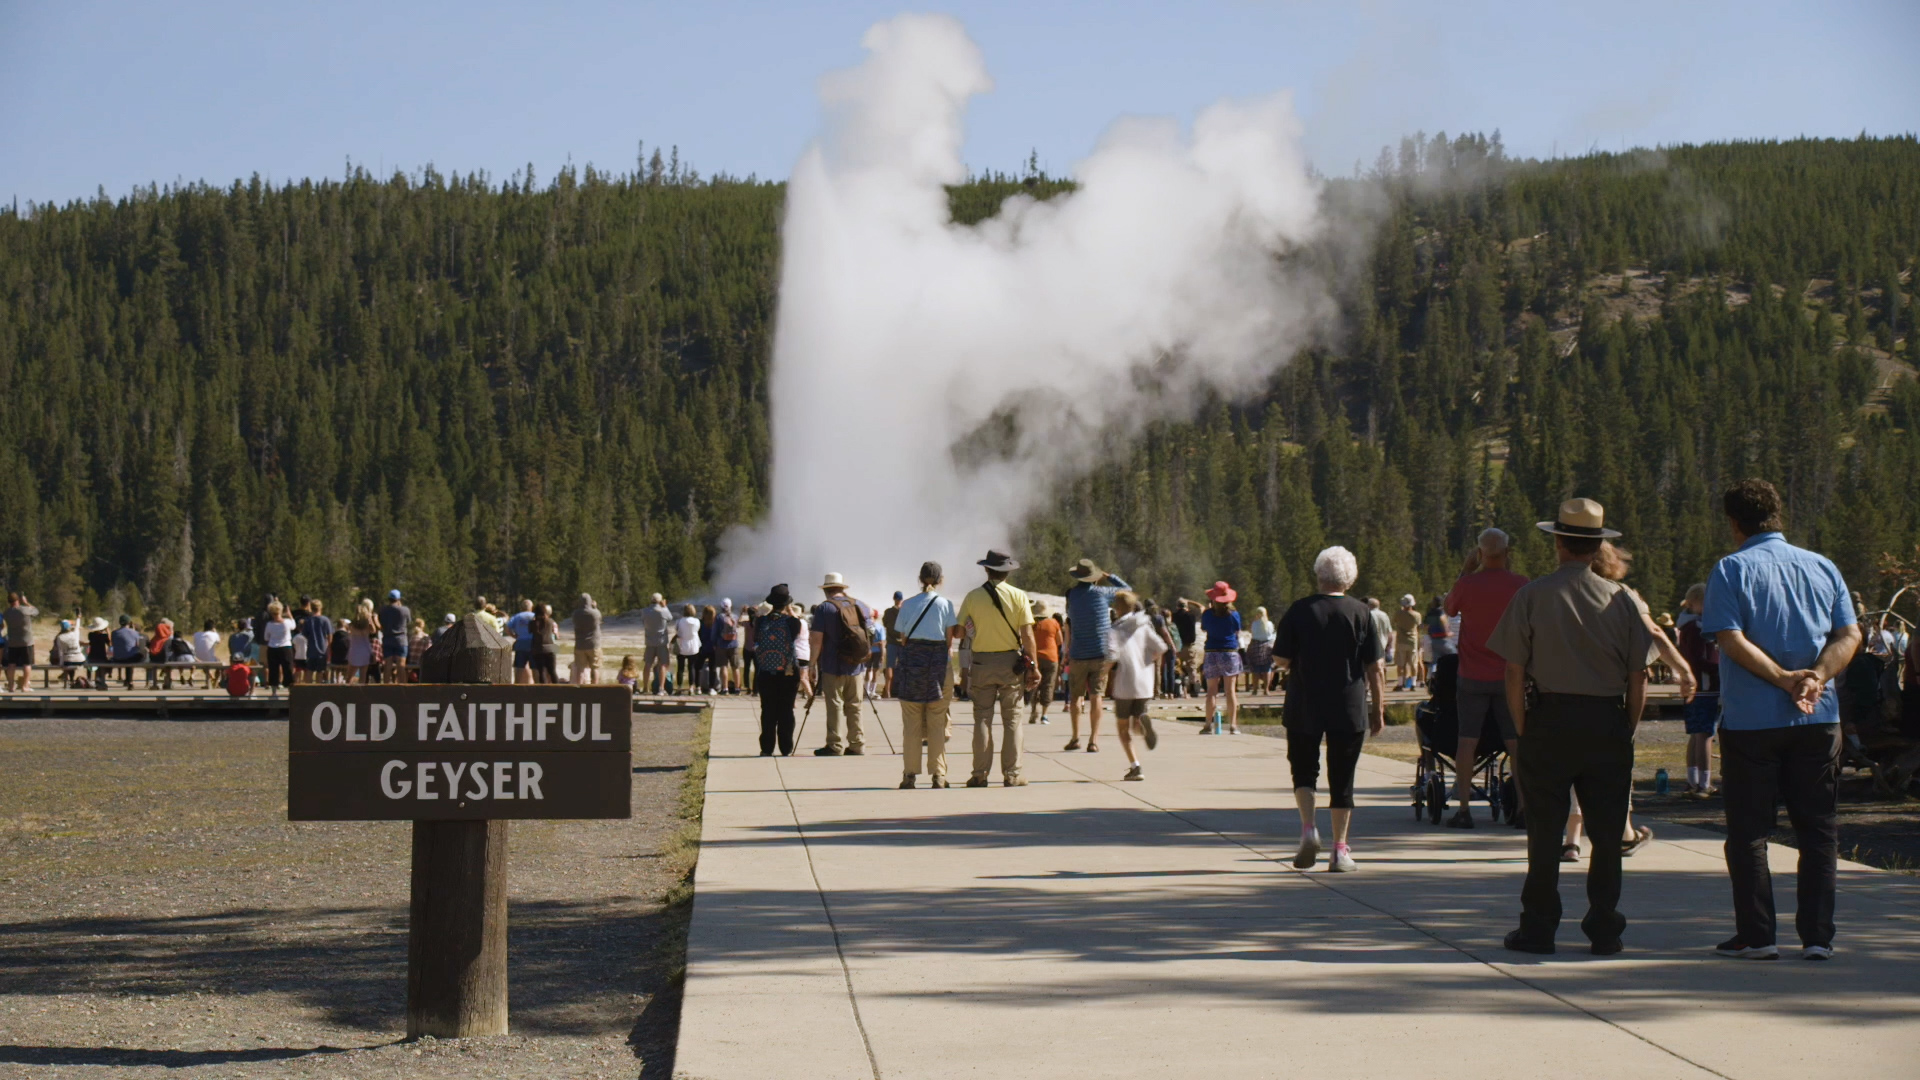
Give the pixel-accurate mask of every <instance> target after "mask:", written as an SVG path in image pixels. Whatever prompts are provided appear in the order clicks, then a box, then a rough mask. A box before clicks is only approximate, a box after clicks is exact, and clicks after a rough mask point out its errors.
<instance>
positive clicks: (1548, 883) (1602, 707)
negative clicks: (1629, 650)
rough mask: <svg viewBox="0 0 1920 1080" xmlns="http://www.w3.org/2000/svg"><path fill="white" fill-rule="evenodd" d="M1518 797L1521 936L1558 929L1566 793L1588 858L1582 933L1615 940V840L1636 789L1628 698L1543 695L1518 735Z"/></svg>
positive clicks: (1620, 919) (1549, 935)
mask: <svg viewBox="0 0 1920 1080" xmlns="http://www.w3.org/2000/svg"><path fill="white" fill-rule="evenodd" d="M1518 768H1519V780H1520V798H1521V800H1522V802H1523V803H1524V804H1525V805H1526V808H1527V880H1526V884H1524V885H1522V886H1521V887H1520V931H1521V933H1523V934H1525V935H1526V936H1527V937H1528V938H1531V939H1533V940H1535V941H1552V940H1553V935H1554V932H1555V931H1557V930H1558V929H1559V928H1560V845H1561V843H1562V841H1563V839H1564V837H1565V835H1566V828H1567V814H1568V811H1569V810H1570V809H1571V807H1572V801H1571V800H1570V799H1569V798H1568V797H1567V793H1568V792H1569V791H1572V792H1576V793H1578V794H1579V796H1580V809H1581V811H1582V812H1583V813H1584V814H1585V815H1586V826H1587V837H1588V839H1589V840H1590V841H1591V842H1592V844H1593V854H1592V855H1591V856H1590V857H1589V858H1588V860H1587V917H1586V918H1584V919H1582V920H1580V929H1581V930H1583V931H1585V932H1586V935H1587V937H1588V938H1590V939H1591V940H1593V941H1596V942H1600V941H1612V940H1613V939H1615V938H1618V937H1619V936H1620V933H1621V931H1623V930H1625V929H1626V927H1627V920H1626V918H1625V917H1624V916H1622V915H1621V914H1620V910H1619V909H1620V838H1621V835H1622V834H1623V833H1625V832H1626V829H1627V799H1628V796H1629V795H1630V794H1631V789H1632V783H1633V733H1632V731H1631V729H1630V728H1629V727H1628V725H1627V703H1626V699H1625V698H1616V697H1588V696H1586V695H1583V694H1541V695H1540V703H1539V704H1538V705H1536V706H1534V707H1533V708H1532V709H1529V710H1528V711H1527V730H1526V732H1525V733H1524V734H1522V735H1521V736H1520V760H1519V765H1518Z"/></svg>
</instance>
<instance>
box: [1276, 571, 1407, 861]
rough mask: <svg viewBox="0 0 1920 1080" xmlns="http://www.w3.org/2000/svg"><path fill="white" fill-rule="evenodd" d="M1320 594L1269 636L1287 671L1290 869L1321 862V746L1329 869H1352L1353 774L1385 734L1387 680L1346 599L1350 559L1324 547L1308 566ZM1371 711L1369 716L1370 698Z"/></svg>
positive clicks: (1361, 615) (1374, 642) (1366, 620)
mask: <svg viewBox="0 0 1920 1080" xmlns="http://www.w3.org/2000/svg"><path fill="white" fill-rule="evenodd" d="M1313 573H1314V577H1315V578H1316V579H1318V581H1319V583H1320V592H1319V593H1317V594H1315V595H1313V596H1309V597H1306V598H1305V599H1302V600H1296V601H1294V604H1293V606H1292V607H1290V608H1288V609H1287V613H1286V614H1285V615H1283V616H1281V617H1280V623H1279V625H1278V626H1276V627H1275V628H1274V643H1273V657H1274V662H1275V663H1277V664H1279V665H1280V667H1282V668H1284V669H1286V670H1287V672H1288V675H1287V696H1286V710H1285V720H1284V722H1285V724H1286V728H1287V764H1288V765H1290V766H1291V767H1292V770H1293V801H1294V804H1295V805H1296V806H1298V807H1299V809H1300V850H1299V852H1298V853H1297V854H1296V855H1294V857H1293V865H1294V866H1295V867H1297V868H1299V869H1301V870H1305V869H1307V868H1309V867H1311V866H1312V865H1313V864H1314V862H1315V861H1317V860H1318V858H1319V855H1320V830H1319V828H1318V827H1317V826H1316V825H1315V823H1314V822H1315V815H1316V813H1317V811H1316V809H1315V807H1314V789H1315V788H1316V787H1318V786H1319V783H1320V740H1321V739H1322V738H1323V737H1324V738H1325V739H1326V743H1327V788H1328V791H1329V794H1330V795H1331V798H1330V799H1329V800H1328V802H1329V805H1330V806H1331V807H1332V817H1333V856H1332V858H1331V859H1329V860H1328V865H1327V869H1328V870H1331V871H1333V872H1335V873H1344V872H1346V871H1349V870H1352V869H1353V868H1354V864H1353V854H1352V852H1351V851H1350V850H1349V849H1348V847H1347V826H1348V825H1349V824H1350V823H1351V821H1352V818H1353V773H1354V769H1355V767H1356V766H1357V765H1358V764H1359V763H1360V748H1361V746H1363V745H1364V744H1365V742H1366V737H1367V735H1368V734H1369V733H1372V734H1374V735H1378V734H1380V732H1381V731H1382V730H1383V729H1385V727H1386V723H1387V717H1386V691H1387V675H1386V667H1385V664H1384V663H1383V660H1384V658H1385V656H1386V642H1384V641H1381V640H1380V633H1379V630H1378V629H1377V628H1376V627H1375V625H1374V620H1373V614H1372V612H1371V611H1369V610H1368V608H1367V605H1366V604H1364V603H1362V602H1360V601H1359V600H1355V599H1354V598H1353V597H1351V596H1348V595H1346V592H1347V590H1348V589H1349V588H1351V587H1352V586H1353V582H1354V579H1355V578H1357V577H1359V576H1360V570H1359V565H1358V564H1357V563H1356V562H1355V561H1354V558H1353V553H1352V552H1350V551H1348V550H1347V549H1346V548H1343V547H1330V548H1328V549H1326V550H1325V551H1322V552H1321V553H1320V554H1319V555H1318V556H1317V557H1316V558H1315V559H1314V560H1313ZM1369 694H1371V695H1372V708H1371V709H1369V708H1368V695H1369Z"/></svg>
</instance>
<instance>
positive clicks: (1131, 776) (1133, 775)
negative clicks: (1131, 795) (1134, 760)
mask: <svg viewBox="0 0 1920 1080" xmlns="http://www.w3.org/2000/svg"><path fill="white" fill-rule="evenodd" d="M1120 779H1122V780H1144V779H1146V777H1144V776H1141V775H1140V766H1138V765H1134V766H1132V767H1130V768H1128V769H1127V775H1125V776H1123V777H1121V778H1120Z"/></svg>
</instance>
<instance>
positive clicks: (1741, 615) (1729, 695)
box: [1700, 480, 1861, 960]
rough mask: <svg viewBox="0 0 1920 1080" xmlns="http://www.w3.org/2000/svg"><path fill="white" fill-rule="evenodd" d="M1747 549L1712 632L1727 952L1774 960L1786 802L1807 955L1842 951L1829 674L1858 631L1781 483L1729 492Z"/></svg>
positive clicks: (1729, 565) (1714, 608)
mask: <svg viewBox="0 0 1920 1080" xmlns="http://www.w3.org/2000/svg"><path fill="white" fill-rule="evenodd" d="M1722 506H1723V508H1724V509H1725V510H1726V514H1727V519H1728V521H1729V522H1730V523H1731V524H1732V526H1733V534H1734V536H1735V537H1736V538H1738V539H1739V541H1740V550H1738V551H1736V552H1734V553H1733V554H1731V555H1728V556H1727V557H1725V558H1723V559H1721V560H1720V562H1719V563H1718V564H1717V565H1715V566H1714V568H1713V573H1712V574H1711V575H1709V576H1708V578H1707V602H1706V609H1705V610H1704V611H1703V612H1702V613H1701V615H1700V630H1701V632H1702V633H1707V634H1713V635H1715V637H1714V642H1715V644H1717V645H1718V646H1719V648H1720V717H1721V718H1720V772H1721V780H1720V784H1721V793H1722V794H1723V795H1724V796H1725V798H1726V812H1727V873H1728V874H1729V875H1730V876H1731V877H1732V879H1733V918H1734V931H1735V932H1734V936H1733V937H1731V938H1729V939H1727V940H1726V941H1724V942H1722V943H1721V944H1720V945H1719V947H1718V948H1717V949H1716V950H1715V951H1717V952H1718V953H1720V955H1722V956H1733V957H1739V958H1742V959H1750V960H1773V959H1777V958H1778V957H1779V955H1780V952H1779V949H1778V947H1777V946H1776V945H1775V944H1774V911H1773V879H1772V876H1771V875H1770V874H1769V873H1768V871H1767V838H1768V837H1769V836H1771V835H1772V834H1773V826H1774V822H1775V817H1774V805H1775V803H1776V802H1785V803H1786V804H1787V817H1788V818H1789V820H1791V821H1792V822H1793V829H1794V832H1795V834H1796V835H1797V836H1798V838H1799V839H1798V843H1799V847H1800V868H1799V874H1798V878H1799V906H1798V909H1797V911H1796V912H1795V915H1794V925H1795V928H1796V929H1797V930H1798V931H1799V933H1800V945H1801V949H1802V950H1803V951H1802V956H1803V957H1804V958H1805V959H1808V960H1825V959H1828V958H1829V957H1831V956H1832V955H1833V905H1834V876H1835V863H1836V861H1837V859H1838V857H1839V824H1838V820H1837V819H1838V816H1839V797H1838V777H1839V771H1840V710H1839V701H1838V699H1837V697H1836V696H1835V694H1834V691H1833V688H1832V687H1831V686H1829V685H1828V684H1829V683H1830V682H1832V680H1833V678H1834V676H1836V675H1838V674H1839V673H1840V672H1842V671H1844V670H1845V669H1846V666H1847V663H1848V662H1849V661H1850V660H1852V659H1853V654H1854V651H1855V650H1856V649H1858V648H1859V647H1860V636H1861V635H1860V627H1859V626H1858V624H1857V623H1856V621H1855V615H1854V610H1853V601H1852V599H1851V598H1849V597H1848V595H1847V586H1846V582H1844V581H1842V580H1841V579H1840V571H1839V570H1838V569H1837V568H1835V567H1834V565H1833V563H1832V562H1830V561H1828V560H1827V559H1826V558H1825V557H1823V556H1820V555H1816V554H1814V553H1813V552H1811V551H1806V550H1803V549H1801V548H1797V547H1794V546H1793V545H1792V544H1789V543H1787V541H1786V538H1785V537H1783V536H1781V535H1780V530H1781V529H1782V528H1783V527H1784V525H1783V523H1782V517H1781V509H1782V507H1781V502H1780V493H1779V492H1777V491H1775V490H1774V488H1773V485H1772V484H1769V483H1767V482H1766V481H1764V480H1742V481H1741V482H1740V483H1739V484H1737V485H1735V486H1734V487H1733V488H1732V489H1730V490H1729V491H1728V492H1727V493H1726V495H1725V496H1724V497H1723V499H1722Z"/></svg>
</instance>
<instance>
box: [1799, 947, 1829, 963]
mask: <svg viewBox="0 0 1920 1080" xmlns="http://www.w3.org/2000/svg"><path fill="white" fill-rule="evenodd" d="M1800 959H1802V960H1831V959H1833V946H1831V945H1809V946H1807V947H1806V948H1804V949H1801V950H1800Z"/></svg>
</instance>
